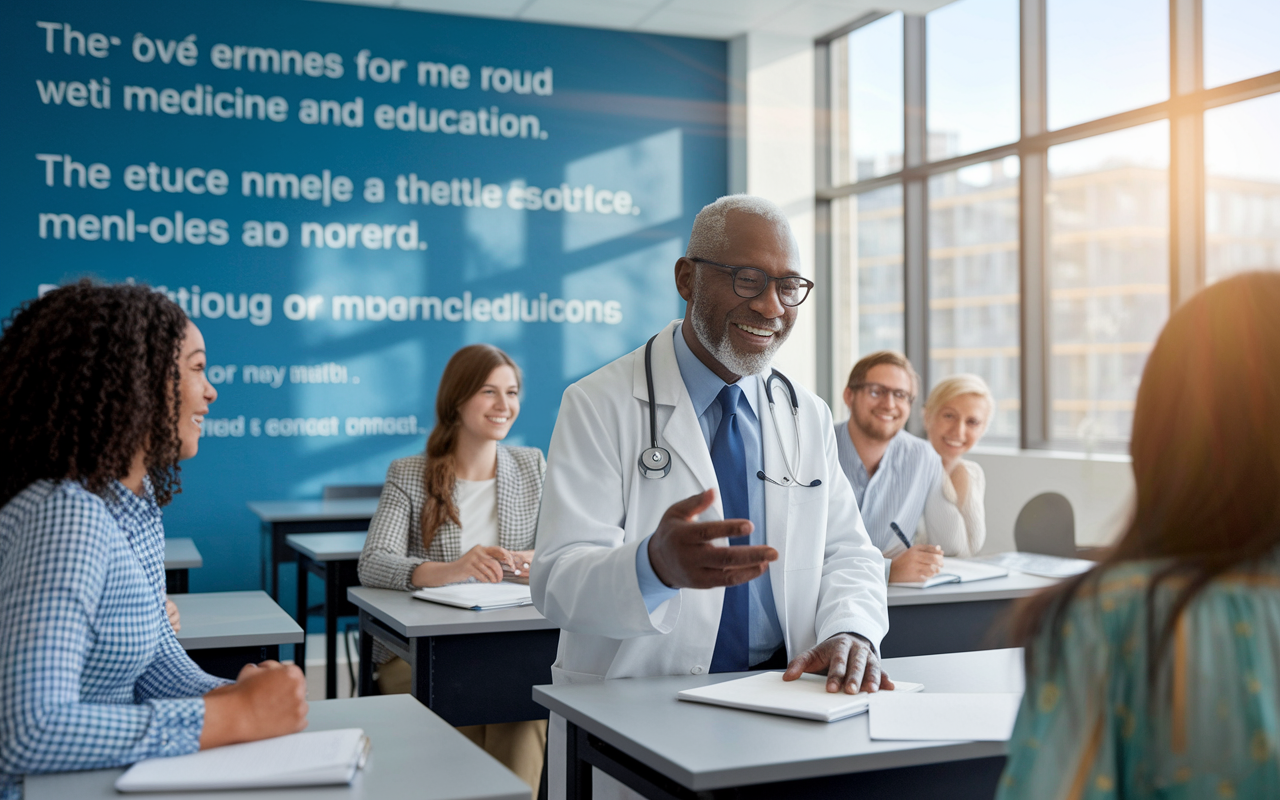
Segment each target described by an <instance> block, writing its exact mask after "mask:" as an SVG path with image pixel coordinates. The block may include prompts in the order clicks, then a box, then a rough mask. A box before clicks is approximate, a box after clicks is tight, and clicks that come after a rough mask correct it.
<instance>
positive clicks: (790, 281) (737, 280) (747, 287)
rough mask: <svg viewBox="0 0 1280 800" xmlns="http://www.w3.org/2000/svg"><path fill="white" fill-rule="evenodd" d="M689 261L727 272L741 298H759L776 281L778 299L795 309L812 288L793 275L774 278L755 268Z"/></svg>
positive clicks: (691, 259) (806, 281)
mask: <svg viewBox="0 0 1280 800" xmlns="http://www.w3.org/2000/svg"><path fill="white" fill-rule="evenodd" d="M689 260H690V261H694V262H697V263H699V264H710V265H711V266H713V267H719V268H720V269H727V270H729V272H731V273H733V293H734V294H736V295H737V296H738V297H742V298H747V299H749V298H752V297H759V296H760V295H761V294H763V293H764V290H765V289H767V288H769V281H776V282H777V284H778V299H779V300H781V301H782V304H783V305H784V306H787V307H788V308H795V307H796V306H798V305H800V304H801V303H803V302H804V301H805V298H806V297H808V296H809V290H810V289H812V288H813V281H811V280H809V279H808V278H800V277H797V276H795V275H788V276H786V277H785V278H775V277H773V276H772V275H770V274H769V273H767V272H765V271H764V270H762V269H757V268H756V267H731V266H729V265H728V264H721V263H719V262H717V261H708V260H707V259H705V258H690V259H689Z"/></svg>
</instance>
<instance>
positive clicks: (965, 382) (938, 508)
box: [916, 374, 995, 558]
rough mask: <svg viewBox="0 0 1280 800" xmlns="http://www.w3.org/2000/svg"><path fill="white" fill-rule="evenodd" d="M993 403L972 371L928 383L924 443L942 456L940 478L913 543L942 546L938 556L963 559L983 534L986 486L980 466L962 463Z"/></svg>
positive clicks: (974, 550) (977, 547)
mask: <svg viewBox="0 0 1280 800" xmlns="http://www.w3.org/2000/svg"><path fill="white" fill-rule="evenodd" d="M994 410H995V402H994V400H993V399H992V397H991V389H990V388H989V387H988V386H987V382H986V381H984V380H983V379H982V378H979V377H978V376H977V375H967V374H962V375H952V376H951V377H949V378H944V379H943V380H941V381H939V382H938V384H937V385H936V386H934V387H933V391H932V392H930V393H929V399H928V400H926V401H925V404H924V427H925V431H926V433H927V434H928V437H929V443H930V444H932V445H933V449H934V450H936V451H937V452H938V455H939V456H941V458H942V473H943V479H942V482H941V483H940V484H939V485H938V486H936V487H935V489H934V490H933V491H932V492H931V493H930V495H929V499H928V500H927V501H926V502H925V514H924V519H926V520H928V521H929V523H930V527H929V529H928V530H926V529H925V523H924V522H923V521H922V522H921V524H920V532H919V534H918V535H917V537H916V541H918V542H929V543H930V544H935V545H938V546H939V547H941V548H942V553H943V555H947V556H956V557H959V558H969V557H970V556H975V555H977V554H978V551H979V550H981V549H982V544H983V542H985V541H986V538H987V523H986V513H985V510H984V508H983V502H982V500H983V495H984V494H985V492H986V488H987V479H986V476H984V475H983V474H982V467H980V466H978V465H977V464H976V463H975V462H973V461H966V460H965V458H964V454H965V453H967V452H969V451H970V450H972V449H973V446H974V445H975V444H977V443H978V440H979V439H981V438H982V435H983V434H984V433H986V432H987V425H988V424H990V422H991V414H992V412H993V411H994Z"/></svg>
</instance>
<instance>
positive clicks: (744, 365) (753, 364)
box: [689, 294, 788, 376]
mask: <svg viewBox="0 0 1280 800" xmlns="http://www.w3.org/2000/svg"><path fill="white" fill-rule="evenodd" d="M699 311H700V309H699V307H698V297H697V295H696V294H695V295H694V298H693V302H692V303H690V304H689V316H690V317H691V318H692V319H693V332H694V334H696V335H697V337H698V341H699V342H701V343H702V346H703V347H705V348H707V352H708V353H710V354H711V355H712V356H714V357H715V359H716V361H719V362H720V363H721V364H722V365H724V368H725V369H727V370H729V371H730V372H732V373H733V374H734V375H742V376H746V375H759V374H760V373H761V372H764V371H765V370H766V369H768V368H769V364H770V362H772V361H773V354H774V353H776V352H777V351H778V348H779V347H781V346H782V343H783V342H784V341H786V338H787V333H788V331H780V332H778V333H775V334H774V335H773V342H772V343H771V344H770V345H769V348H768V349H767V350H765V351H764V352H763V353H759V354H750V353H739V352H738V351H737V350H735V349H733V345H732V344H731V343H730V341H729V326H730V325H732V324H733V323H731V322H725V327H724V328H722V329H721V330H720V331H719V334H720V336H719V339H716V338H715V333H716V331H715V330H714V325H713V324H712V322H711V320H709V319H707V318H706V315H705V314H701V313H699Z"/></svg>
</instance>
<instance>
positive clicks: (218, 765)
mask: <svg viewBox="0 0 1280 800" xmlns="http://www.w3.org/2000/svg"><path fill="white" fill-rule="evenodd" d="M368 754H369V740H368V738H367V737H366V736H365V735H364V731H363V730H361V729H359V728H342V729H339V730H332V731H314V732H303V733H294V734H291V735H289V736H278V737H276V738H274V739H263V740H261V741H257V742H244V743H242V744H232V745H227V746H226V747H214V748H212V749H209V750H201V751H200V752H198V753H191V754H190V755H185V756H174V757H172V758H148V759H146V760H145V761H139V762H138V763H137V764H134V765H133V766H132V767H130V768H129V770H128V771H127V772H125V773H124V774H123V775H121V776H120V777H119V778H118V779H117V780H116V790H117V791H120V792H187V791H190V792H195V791H209V790H215V789H223V790H225V789H263V788H280V787H289V786H327V785H340V784H349V783H351V781H352V779H353V778H355V776H356V771H357V770H359V769H360V768H361V767H363V766H364V762H365V759H366V758H367V757H368Z"/></svg>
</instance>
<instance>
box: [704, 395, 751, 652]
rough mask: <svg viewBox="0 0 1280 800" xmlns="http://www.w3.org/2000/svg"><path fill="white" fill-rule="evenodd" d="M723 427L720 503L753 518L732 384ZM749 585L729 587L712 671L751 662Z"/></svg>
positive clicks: (717, 445)
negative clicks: (748, 497) (749, 660)
mask: <svg viewBox="0 0 1280 800" xmlns="http://www.w3.org/2000/svg"><path fill="white" fill-rule="evenodd" d="M716 399H717V400H718V401H719V403H720V427H719V428H718V429H717V430H716V436H715V439H713V440H712V441H711V465H712V466H713V467H714V468H715V470H716V483H717V484H719V487H720V503H721V505H723V506H724V518H725V519H749V518H750V516H751V503H750V501H749V500H748V499H747V454H746V449H745V448H744V447H743V444H742V431H741V430H739V428H738V401H739V400H741V399H742V389H740V388H739V387H738V386H737V385H736V384H731V385H729V386H726V387H724V388H723V389H721V390H720V394H719V396H718V397H717V398H716ZM750 541H751V537H750V536H737V537H734V538H732V539H730V540H729V544H731V545H743V544H748V543H749V542H750ZM748 592H749V590H748V588H747V584H745V583H740V584H738V585H737V586H727V587H725V590H724V607H723V608H722V609H721V610H720V629H719V630H718V631H717V632H716V649H715V652H714V653H713V654H712V656H711V671H712V672H741V671H743V670H746V669H748V668H749V667H750V666H751V665H750V664H748V663H747V661H748V659H749V658H750V655H749V654H750V652H751V650H750V645H751V642H750V595H749V594H748Z"/></svg>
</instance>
